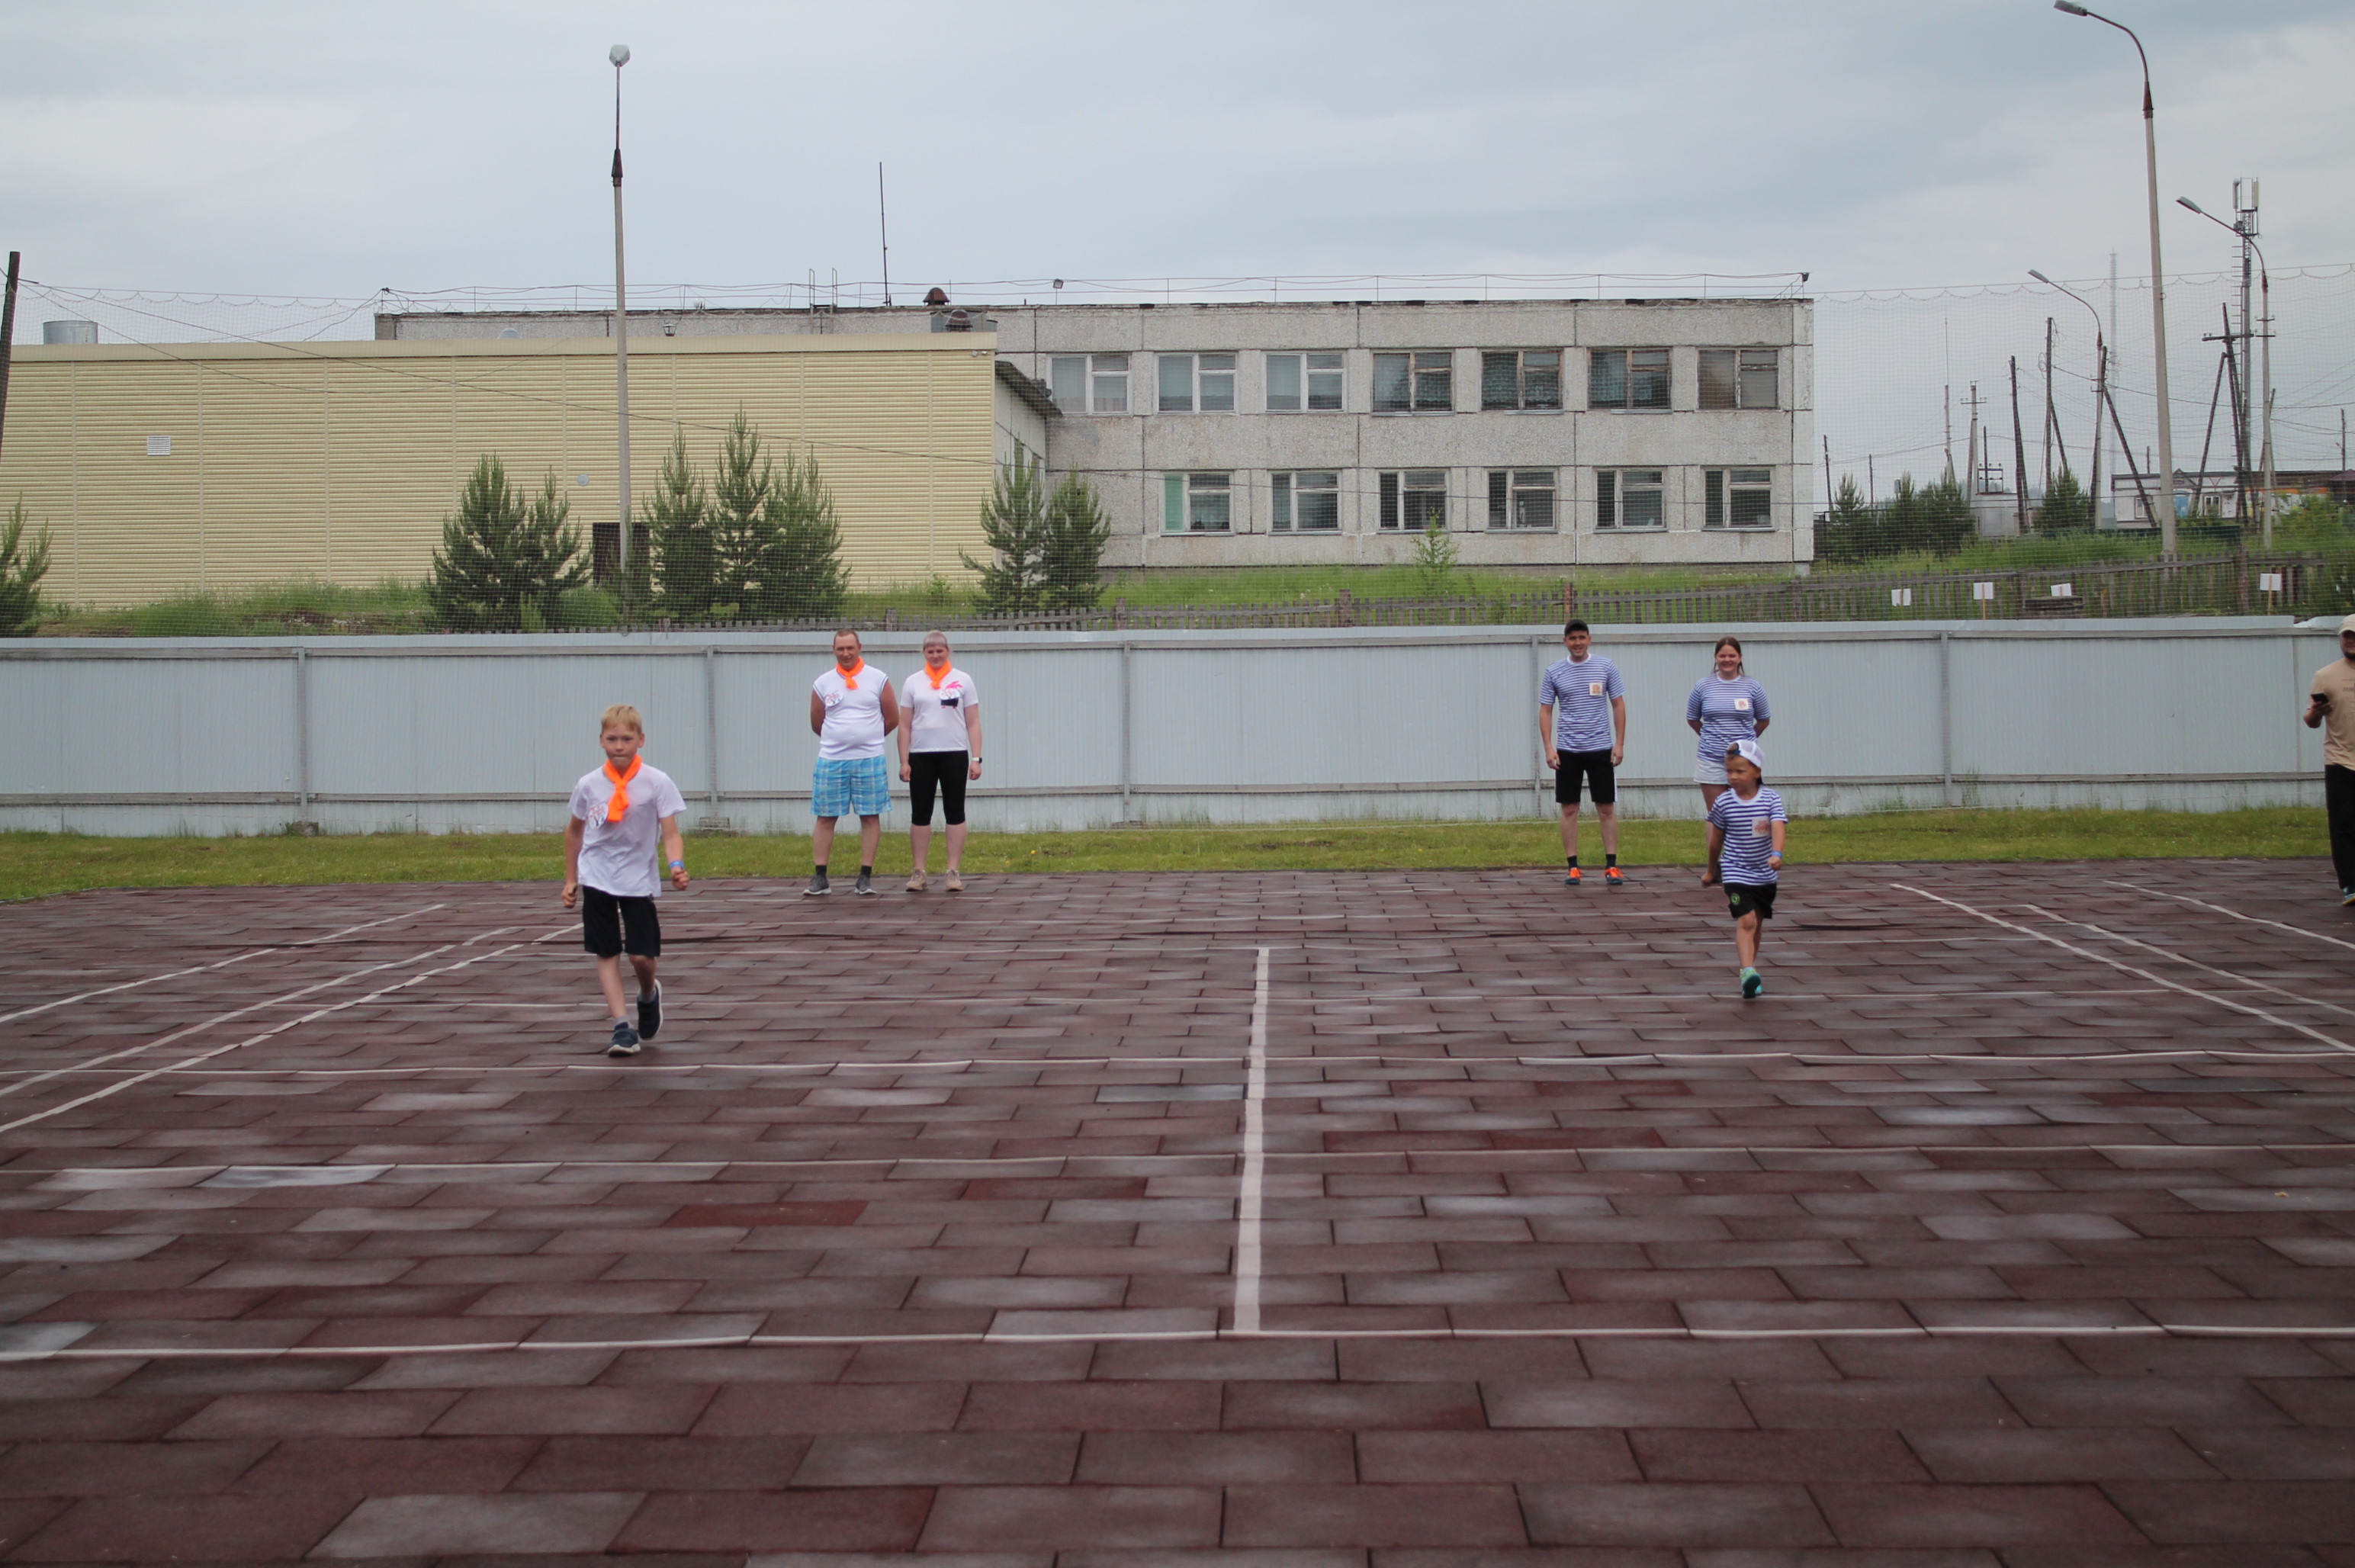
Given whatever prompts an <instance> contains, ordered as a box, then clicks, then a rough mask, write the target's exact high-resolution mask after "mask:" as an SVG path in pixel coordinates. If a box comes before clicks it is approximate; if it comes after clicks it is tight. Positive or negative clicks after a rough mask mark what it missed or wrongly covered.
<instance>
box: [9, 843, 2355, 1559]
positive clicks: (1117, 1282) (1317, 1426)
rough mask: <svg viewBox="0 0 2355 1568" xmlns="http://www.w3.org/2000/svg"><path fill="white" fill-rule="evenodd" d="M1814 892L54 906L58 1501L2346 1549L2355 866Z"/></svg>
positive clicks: (268, 1530)
mask: <svg viewBox="0 0 2355 1568" xmlns="http://www.w3.org/2000/svg"><path fill="white" fill-rule="evenodd" d="M1791 883H1792V886H1791V887H1790V889H1789V890H1788V892H1787V894H1786V896H1785V901H1784V904H1783V914H1782V918H1780V919H1778V920H1777V921H1776V922H1775V923H1774V927H1773V929H1772V934H1771V936H1770V938H1769V941H1768V945H1767V960H1768V963H1767V974H1768V976H1769V983H1770V987H1771V989H1770V992H1769V994H1768V996H1767V997H1764V999H1762V1000H1760V1001H1758V1002H1755V1003H1750V1004H1744V1003H1742V1002H1741V1001H1740V1000H1738V999H1737V998H1736V997H1733V996H1732V994H1731V988H1730V985H1729V982H1730V981H1731V979H1732V963H1731V953H1730V947H1729V943H1728V939H1727V933H1726V931H1725V926H1724V922H1723V921H1722V919H1721V918H1720V906H1719V904H1718V903H1717V901H1715V900H1714V899H1713V898H1712V897H1710V896H1709V895H1706V894H1704V893H1703V892H1702V891H1700V890H1699V889H1698V888H1696V887H1694V886H1692V885H1691V882H1690V880H1689V874H1688V873H1685V872H1681V871H1679V872H1673V873H1672V872H1668V871H1660V872H1654V873H1648V874H1645V875H1643V876H1641V878H1640V880H1638V881H1637V882H1636V884H1635V885H1634V886H1632V887H1630V888H1628V889H1627V890H1625V891H1621V892H1617V893H1612V892H1607V891H1604V890H1603V889H1600V888H1595V889H1589V890H1584V891H1580V892H1577V893H1568V892H1566V891H1564V890H1562V889H1561V888H1560V887H1559V886H1558V885H1557V884H1556V882H1555V880H1554V879H1552V878H1551V877H1549V876H1546V875H1542V874H1536V873H1530V874H1474V873H1457V874H1444V873H1436V874H1413V875H1372V876H1353V875H1331V876H1327V875H1309V874H1301V875H1265V876H1214V875H1202V876H1165V877H1154V878H1060V879H1059V878H1031V879H1022V878H1009V879H1003V880H982V881H978V882H976V883H975V885H974V887H973V889H972V891H968V892H966V893H964V895H962V897H960V898H955V899H952V898H949V897H946V896H943V895H928V896H926V897H925V898H923V899H921V900H920V899H914V898H909V897H906V896H904V895H900V894H897V893H896V892H895V893H894V894H892V895H890V896H886V897H882V898H878V899H872V900H859V899H853V898H848V897H843V898H836V899H831V900H828V901H823V902H820V901H804V900H802V899H799V898H797V897H795V896H794V892H795V891H796V890H795V889H794V888H792V887H787V886H782V885H765V884H716V885H709V886H705V887H701V888H698V890H697V891H695V892H693V893H692V894H690V895H688V896H686V897H683V898H677V899H674V900H672V901H668V902H667V903H666V906H665V907H666V921H667V923H668V926H669V932H668V937H669V941H670V944H671V945H670V952H669V955H668V956H667V957H666V960H665V964H666V983H667V986H668V996H669V998H670V1003H671V1018H670V1021H669V1023H668V1025H667V1027H666V1029H665V1030H664V1031H663V1033H662V1035H661V1037H660V1039H659V1040H657V1041H656V1042H655V1045H654V1046H653V1047H652V1048H651V1049H650V1050H649V1051H647V1052H646V1054H645V1056H644V1057H642V1058H640V1059H638V1060H636V1061H627V1062H609V1061H606V1060H605V1059H604V1057H603V1056H602V1054H600V1053H599V1050H598V1048H599V1046H600V1045H601V1044H602V1038H601V1036H602V1030H601V1028H600V1026H599V1023H598V1018H597V1014H598V1011H599V1008H597V1006H596V1003H595V1001H594V991H593V987H592V985H591V975H590V972H589V966H588V964H587V962H586V961H585V959H583V958H582V957H581V955H580V953H579V952H578V949H577V944H576V942H575V940H574V938H573V936H572V928H571V926H570V923H568V922H566V921H565V920H564V919H563V917H562V916H561V914H560V913H559V912H557V911H556V910H555V909H554V908H553V897H552V892H551V890H549V889H546V888H496V887H464V888H446V889H435V888H406V887H387V888H339V889H314V890H242V891H176V892H172V893H169V894H145V893H136V892H122V893H102V894H92V895H87V896H82V897H77V898H69V899H58V900H51V901H46V902H42V903H37V904H29V905H19V906H14V907H10V908H6V909H5V910H0V972H5V986H4V987H0V995H4V996H5V1000H0V1014H5V1015H8V1016H6V1017H5V1019H0V1021H5V1023H6V1024H7V1026H8V1029H9V1035H8V1042H7V1047H6V1050H5V1052H0V1562H5V1563H48V1564H73V1563H162V1562H167V1561H168V1562H177V1563H242V1564H275V1563H297V1562H355V1563H378V1564H391V1563H400V1564H414V1565H420V1568H422V1565H426V1564H442V1565H458V1564H476V1565H481V1568H494V1565H499V1564H509V1565H517V1568H520V1565H524V1564H537V1565H538V1568H557V1565H559V1564H563V1563H588V1562H591V1561H606V1560H613V1559H620V1560H625V1561H629V1562H634V1563H646V1564H649V1565H662V1568H687V1565H690V1564H691V1565H694V1568H748V1565H760V1568H1210V1565H1211V1564H1213V1563H1216V1564H1220V1565H1223V1568H1512V1565H1514V1564H1525V1565H1526V1568H1622V1565H1640V1568H2057V1565H2060V1564H2069V1565H2070V1568H2161V1565H2166V1568H2227V1565H2229V1568H2326V1565H2330V1568H2355V1381H2350V1372H2355V1083H2350V1073H2355V986H2350V985H2349V983H2348V976H2350V974H2355V963H2350V960H2355V918H2349V917H2347V916H2345V915H2342V914H2341V912H2339V911H2338V910H2337V909H2336V908H2334V907H2332V906H2330V905H2329V904H2328V902H2327V901H2323V900H2321V899H2319V898H2318V897H2317V896H2315V895H2316V894H2317V892H2318V891H2319V890H2320V889H2321V888H2322V886H2323V883H2324V878H2323V877H2322V876H2321V875H2320V874H2319V872H2318V869H2316V868H2315V867H2313V866H2309V865H2304V864H2296V863H2285V864H2272V865H2256V864H2190V863H2166V864H2131V865H2108V866H2061V867H2037V868H2034V869H2025V868H1988V867H1938V868H1922V867H1903V868H1900V867H1879V868H1876V867H1847V868H1841V869H1833V870H1824V869H1807V870H1803V871H1801V872H1799V873H1797V874H1796V875H1794V876H1793V877H1792V878H1791ZM1255 1056H1256V1067H1255Z"/></svg>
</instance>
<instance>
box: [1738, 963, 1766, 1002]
mask: <svg viewBox="0 0 2355 1568" xmlns="http://www.w3.org/2000/svg"><path fill="white" fill-rule="evenodd" d="M1765 990H1766V976H1764V975H1761V974H1760V973H1759V972H1758V971H1757V970H1755V969H1744V970H1743V971H1742V1000H1744V1001H1748V1000H1750V999H1751V998H1753V997H1759V996H1763V995H1764V994H1765Z"/></svg>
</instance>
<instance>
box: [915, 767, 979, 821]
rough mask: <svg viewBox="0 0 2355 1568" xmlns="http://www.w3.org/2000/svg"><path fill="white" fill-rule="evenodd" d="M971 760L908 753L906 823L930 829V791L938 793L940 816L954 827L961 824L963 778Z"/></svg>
mask: <svg viewBox="0 0 2355 1568" xmlns="http://www.w3.org/2000/svg"><path fill="white" fill-rule="evenodd" d="M972 763H973V757H972V755H971V753H969V752H909V753H908V820H909V822H910V823H911V824H912V825H914V826H915V827H931V826H932V791H933V789H934V788H935V787H937V788H938V789H939V790H940V792H941V815H942V816H945V817H947V818H948V819H949V826H950V827H958V826H959V825H961V824H962V823H963V822H964V775H965V770H966V768H968V767H969V766H971V765H972Z"/></svg>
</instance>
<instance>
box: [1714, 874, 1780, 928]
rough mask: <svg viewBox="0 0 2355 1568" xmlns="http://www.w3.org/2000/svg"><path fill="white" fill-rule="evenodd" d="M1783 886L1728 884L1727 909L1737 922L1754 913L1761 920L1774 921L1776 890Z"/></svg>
mask: <svg viewBox="0 0 2355 1568" xmlns="http://www.w3.org/2000/svg"><path fill="white" fill-rule="evenodd" d="M1781 885H1782V884H1781V883H1779V882H1768V883H1767V884H1766V885H1765V886H1764V887H1753V886H1750V885H1748V884H1746V883H1742V882H1728V883H1726V884H1725V907H1726V909H1727V911H1728V912H1730V913H1731V914H1732V916H1733V918H1734V919H1736V920H1740V919H1741V918H1742V916H1743V915H1745V914H1749V913H1751V912H1753V911H1755V912H1757V915H1758V918H1759V919H1760V920H1772V919H1774V890H1775V889H1776V888H1778V887H1780V886H1781Z"/></svg>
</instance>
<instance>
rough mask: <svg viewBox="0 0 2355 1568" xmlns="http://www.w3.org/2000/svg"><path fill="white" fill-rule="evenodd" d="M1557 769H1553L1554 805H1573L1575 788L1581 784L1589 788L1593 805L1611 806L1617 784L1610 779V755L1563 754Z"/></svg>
mask: <svg viewBox="0 0 2355 1568" xmlns="http://www.w3.org/2000/svg"><path fill="white" fill-rule="evenodd" d="M1560 755H1561V767H1559V768H1557V769H1555V770H1554V775H1553V798H1554V802H1555V804H1556V805H1577V804H1578V786H1579V784H1580V782H1581V781H1584V782H1586V783H1588V784H1592V785H1593V789H1594V804H1595V805H1614V804H1615V803H1616V802H1617V801H1618V799H1619V785H1618V784H1617V783H1616V782H1615V781H1614V779H1613V778H1612V776H1611V753H1610V752H1608V751H1607V750H1606V751H1601V752H1561V753H1560Z"/></svg>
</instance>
